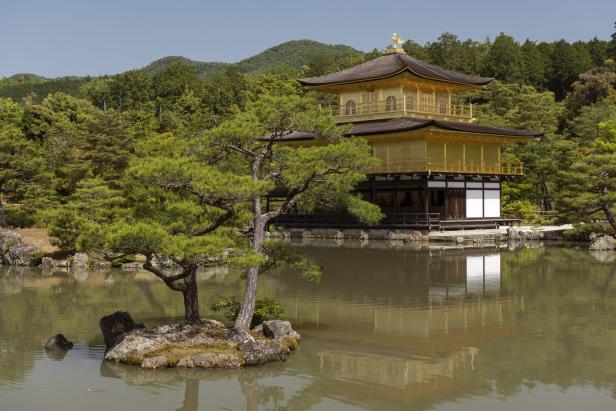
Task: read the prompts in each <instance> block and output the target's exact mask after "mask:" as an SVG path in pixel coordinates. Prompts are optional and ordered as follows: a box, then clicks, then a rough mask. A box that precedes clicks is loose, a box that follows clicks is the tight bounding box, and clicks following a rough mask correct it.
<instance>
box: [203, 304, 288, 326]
mask: <svg viewBox="0 0 616 411" xmlns="http://www.w3.org/2000/svg"><path fill="white" fill-rule="evenodd" d="M240 307H241V304H240V302H239V301H237V300H236V299H235V297H228V296H227V297H221V298H217V299H215V300H214V301H212V304H211V305H210V308H211V309H212V311H221V312H224V316H225V318H226V319H228V320H230V321H235V320H236V319H237V316H238V314H239V312H240ZM283 313H284V308H283V307H282V305H281V304H280V303H279V302H278V301H276V300H274V299H272V298H263V299H257V301H256V302H255V312H254V315H253V316H252V322H251V323H250V327H251V328H252V327H255V326H257V325H259V324H261V323H262V322H263V321H266V320H271V319H274V318H280V316H281V315H282V314H283Z"/></svg>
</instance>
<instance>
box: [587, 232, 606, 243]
mask: <svg viewBox="0 0 616 411" xmlns="http://www.w3.org/2000/svg"><path fill="white" fill-rule="evenodd" d="M605 235H606V234H605V233H590V234H589V235H588V239H589V240H590V241H595V240H596V239H598V238H599V237H603V236H605Z"/></svg>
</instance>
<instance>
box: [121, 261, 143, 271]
mask: <svg viewBox="0 0 616 411" xmlns="http://www.w3.org/2000/svg"><path fill="white" fill-rule="evenodd" d="M120 268H121V269H122V270H124V271H130V270H141V269H142V268H143V264H141V263H124V264H122V266H121V267H120Z"/></svg>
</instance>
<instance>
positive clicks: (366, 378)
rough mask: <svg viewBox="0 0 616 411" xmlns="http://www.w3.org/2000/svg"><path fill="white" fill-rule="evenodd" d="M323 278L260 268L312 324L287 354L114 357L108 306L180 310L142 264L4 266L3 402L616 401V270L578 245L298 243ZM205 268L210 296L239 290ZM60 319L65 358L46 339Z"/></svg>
mask: <svg viewBox="0 0 616 411" xmlns="http://www.w3.org/2000/svg"><path fill="white" fill-rule="evenodd" d="M302 250H304V251H305V252H306V253H308V254H309V255H310V256H311V257H313V258H314V259H315V260H316V261H318V262H319V263H320V264H321V265H322V266H323V268H324V274H323V277H322V278H321V280H320V282H319V283H318V284H306V283H305V282H303V280H301V279H300V278H298V276H297V275H294V274H292V273H288V272H284V271H281V272H276V273H272V274H271V275H267V276H263V277H262V279H261V283H260V287H261V289H260V294H261V296H262V297H274V298H276V299H278V300H279V301H281V302H282V303H283V305H284V307H285V316H286V317H287V318H289V319H290V320H291V321H292V322H293V324H294V327H295V328H296V329H297V330H298V331H299V332H300V333H301V334H302V337H303V339H302V343H301V347H300V349H299V351H297V352H295V353H293V354H292V356H291V358H290V359H289V361H287V362H286V363H281V364H270V365H266V366H263V367H253V368H247V369H240V370H212V371H205V370H180V369H167V370H156V371H153V370H140V369H137V368H134V367H131V366H123V365H117V364H107V363H104V362H103V361H102V358H103V353H104V345H103V340H102V337H101V336H100V332H99V329H98V320H99V318H100V317H101V316H103V315H105V314H108V313H111V312H113V311H115V310H118V309H122V310H127V311H129V312H131V314H132V315H133V317H134V318H135V319H136V320H137V321H143V322H145V324H146V325H147V326H152V325H156V324H161V323H163V322H165V321H168V320H169V318H175V319H177V320H178V321H179V319H180V318H181V316H182V301H181V296H180V295H178V294H177V293H174V292H171V291H169V290H168V289H167V288H166V287H165V286H164V285H163V284H162V282H161V281H160V280H157V279H156V278H154V277H153V276H152V275H150V274H149V273H146V272H136V273H125V272H120V271H90V272H87V273H72V272H70V273H67V272H60V271H56V272H53V273H43V272H41V271H40V270H36V269H29V268H25V269H24V268H21V269H19V268H14V267H12V268H9V267H3V268H0V409H1V410H39V409H52V410H56V409H62V410H84V409H87V410H106V411H108V410H110V409H116V410H121V409H131V410H217V409H221V410H239V409H248V410H262V409H291V410H329V409H337V410H361V409H369V410H396V409H404V410H474V411H478V410H479V411H480V410H495V409H498V410H520V409H541V410H552V409H553V410H580V409H584V410H585V411H591V410H607V409H615V408H616V399H615V398H616V315H615V314H616V280H613V277H616V270H615V269H614V268H613V267H614V264H613V263H609V262H602V261H601V260H603V261H607V260H608V259H606V258H605V257H606V256H605V255H603V256H602V255H595V256H593V255H591V254H590V253H589V252H588V251H586V250H584V249H582V248H579V249H574V248H570V249H569V248H557V247H541V248H521V249H517V250H505V249H497V248H482V249H451V250H445V249H443V250H411V249H407V248H402V249H391V248H387V247H385V246H382V247H374V246H373V247H363V248H362V247H359V246H351V247H344V248H337V247H332V246H331V245H330V246H311V247H304V248H302ZM240 284H241V279H240V278H239V275H238V274H237V273H230V272H227V271H225V270H224V269H216V270H209V271H206V272H203V273H201V274H200V286H201V299H200V303H201V307H202V312H203V314H204V315H210V313H208V311H209V310H208V306H209V304H210V302H211V301H212V300H213V299H214V298H216V297H217V296H222V295H229V294H238V293H239V288H240ZM57 332H62V333H64V334H65V335H66V336H67V337H68V338H69V339H70V340H72V341H74V342H75V345H76V346H75V348H74V349H73V350H71V351H69V352H68V353H67V354H66V356H65V357H64V358H50V357H48V356H47V355H46V354H45V352H44V351H43V350H42V348H41V347H42V346H43V345H44V343H45V341H46V340H47V338H48V337H50V336H51V335H53V334H55V333H57Z"/></svg>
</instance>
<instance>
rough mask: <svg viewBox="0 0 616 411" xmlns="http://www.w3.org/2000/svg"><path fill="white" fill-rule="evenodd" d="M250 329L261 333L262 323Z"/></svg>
mask: <svg viewBox="0 0 616 411" xmlns="http://www.w3.org/2000/svg"><path fill="white" fill-rule="evenodd" d="M252 331H253V332H255V333H259V334H263V324H259V325H257V326H256V327H255V328H253V329H252Z"/></svg>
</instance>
